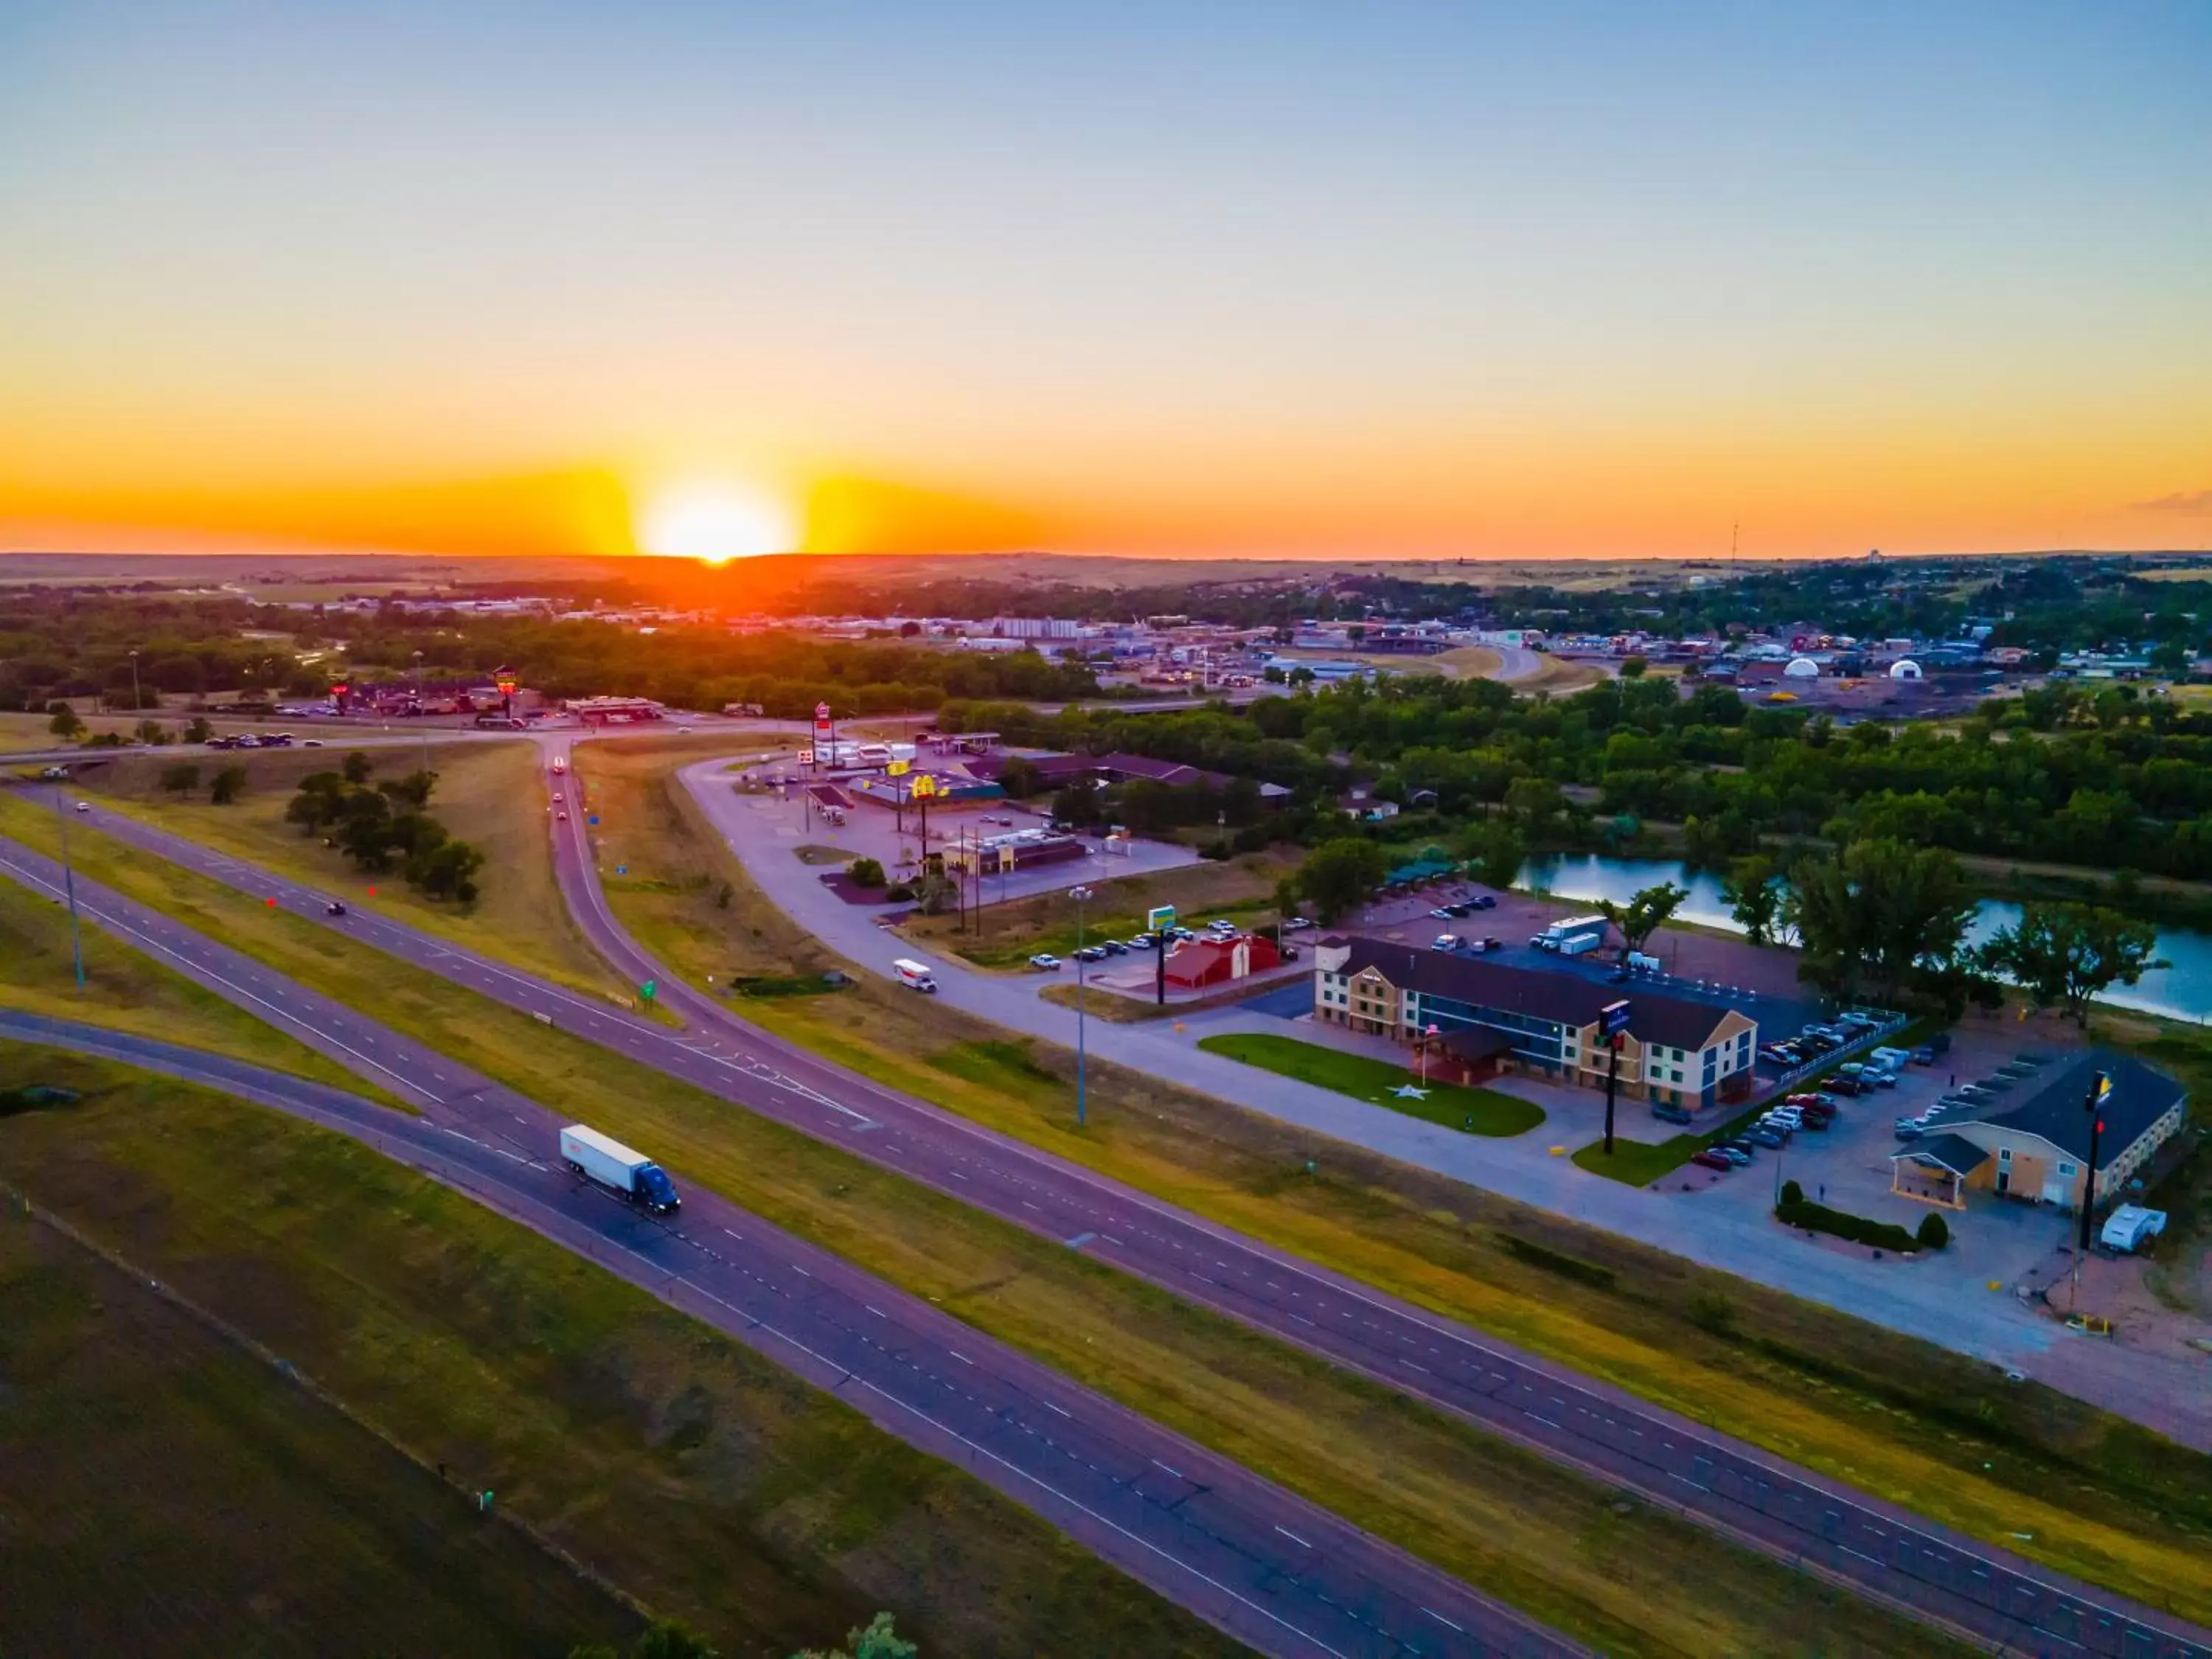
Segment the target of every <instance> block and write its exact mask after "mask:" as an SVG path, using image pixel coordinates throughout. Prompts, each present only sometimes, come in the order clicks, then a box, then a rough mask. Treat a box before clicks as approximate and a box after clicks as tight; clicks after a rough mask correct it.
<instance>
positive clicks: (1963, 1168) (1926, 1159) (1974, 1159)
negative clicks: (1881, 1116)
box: [1889, 1135, 1990, 1177]
mask: <svg viewBox="0 0 2212 1659" xmlns="http://www.w3.org/2000/svg"><path fill="white" fill-rule="evenodd" d="M1899 1158H1911V1160H1912V1161H1913V1162H1914V1163H1915V1164H1935V1165H1936V1167H1937V1168H1938V1169H1942V1170H1949V1171H1950V1172H1951V1173H1952V1174H1953V1175H1954V1176H1962V1177H1963V1176H1970V1175H1972V1174H1973V1172H1974V1171H1975V1170H1978V1169H1980V1168H1981V1167H1982V1165H1983V1164H1986V1163H1988V1162H1989V1161H1990V1155H1989V1154H1988V1153H1987V1152H1984V1151H1983V1150H1982V1149H1981V1148H1980V1147H1978V1146H1975V1145H1974V1143H1973V1142H1972V1141H1971V1140H1968V1139H1966V1137H1965V1136H1964V1135H1930V1136H1929V1137H1928V1139H1925V1140H1923V1141H1917V1142H1916V1143H1914V1144H1913V1145H1911V1146H1902V1147H1899V1149H1898V1150H1897V1151H1896V1152H1892V1153H1891V1154H1890V1155H1889V1161H1890V1162H1891V1163H1893V1164H1894V1163H1896V1162H1897V1160H1898V1159H1899Z"/></svg>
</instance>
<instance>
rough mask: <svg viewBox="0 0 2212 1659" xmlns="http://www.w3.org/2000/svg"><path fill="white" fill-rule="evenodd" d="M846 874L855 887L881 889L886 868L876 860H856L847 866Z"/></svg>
mask: <svg viewBox="0 0 2212 1659" xmlns="http://www.w3.org/2000/svg"><path fill="white" fill-rule="evenodd" d="M845 873H846V874H847V875H848V876H850V877H851V878H852V879H853V885H854V886H855V887H880V886H882V885H883V884H884V866H882V864H881V863H879V862H878V861H877V860H874V859H854V860H853V861H852V863H850V864H848V865H847V866H845Z"/></svg>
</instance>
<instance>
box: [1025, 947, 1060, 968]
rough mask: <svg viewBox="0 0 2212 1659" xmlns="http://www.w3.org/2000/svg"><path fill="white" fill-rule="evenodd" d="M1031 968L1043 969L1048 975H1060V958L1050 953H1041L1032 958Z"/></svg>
mask: <svg viewBox="0 0 2212 1659" xmlns="http://www.w3.org/2000/svg"><path fill="white" fill-rule="evenodd" d="M1030 967H1032V968H1041V969H1044V970H1045V971H1046V972H1048V973H1058V972H1059V971H1060V958H1059V957H1056V956H1054V955H1053V953H1052V952H1051V951H1038V952H1037V953H1036V955H1035V956H1033V957H1030Z"/></svg>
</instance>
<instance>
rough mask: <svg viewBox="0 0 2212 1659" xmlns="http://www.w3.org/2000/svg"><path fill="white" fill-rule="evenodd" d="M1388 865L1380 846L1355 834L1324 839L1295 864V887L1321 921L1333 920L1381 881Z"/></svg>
mask: <svg viewBox="0 0 2212 1659" xmlns="http://www.w3.org/2000/svg"><path fill="white" fill-rule="evenodd" d="M1388 872H1389V861H1388V860H1385V859H1384V857H1383V849H1382V848H1380V847H1377V846H1376V844H1375V843H1374V842H1371V841H1363V840H1361V839H1359V838H1358V836H1340V837H1339V838H1338V839H1336V840H1334V841H1325V842H1322V844H1321V845H1320V846H1318V847H1316V848H1314V850H1313V851H1312V852H1310V853H1309V854H1306V860H1305V862H1304V863H1303V864H1301V865H1300V866H1298V873H1297V884H1298V891H1299V892H1300V893H1302V894H1304V896H1306V897H1307V898H1309V899H1310V900H1312V901H1313V905H1314V908H1315V909H1316V910H1317V911H1319V912H1320V913H1321V919H1322V921H1335V920H1336V919H1337V917H1339V916H1340V915H1343V914H1344V912H1345V911H1346V910H1348V909H1350V908H1352V906H1353V905H1355V904H1357V903H1358V902H1360V900H1362V899H1364V898H1365V897H1366V896H1368V895H1369V894H1370V893H1371V892H1373V891H1374V890H1375V889H1376V887H1377V886H1379V885H1381V884H1382V881H1383V876H1384V875H1385V874H1386V873H1388Z"/></svg>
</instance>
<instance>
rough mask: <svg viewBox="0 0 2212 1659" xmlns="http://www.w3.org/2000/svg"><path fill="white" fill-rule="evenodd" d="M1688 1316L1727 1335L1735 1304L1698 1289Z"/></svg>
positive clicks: (1699, 1325)
mask: <svg viewBox="0 0 2212 1659" xmlns="http://www.w3.org/2000/svg"><path fill="white" fill-rule="evenodd" d="M1790 1184H1791V1185H1792V1186H1795V1185H1796V1182H1791V1183H1790ZM1689 1318H1690V1322H1691V1323H1692V1325H1695V1326H1696V1327H1697V1328H1699V1330H1701V1331H1710V1332H1711V1333H1712V1334H1714V1335H1715V1336H1727V1335H1729V1334H1730V1333H1732V1332H1733V1331H1734V1330H1735V1303H1733V1302H1731V1301H1729V1299H1728V1297H1725V1296H1723V1295H1722V1294H1721V1293H1720V1292H1719V1291H1699V1292H1698V1293H1697V1295H1695V1296H1693V1297H1691V1298H1690V1307H1689Z"/></svg>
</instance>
